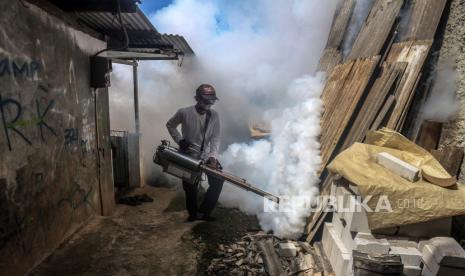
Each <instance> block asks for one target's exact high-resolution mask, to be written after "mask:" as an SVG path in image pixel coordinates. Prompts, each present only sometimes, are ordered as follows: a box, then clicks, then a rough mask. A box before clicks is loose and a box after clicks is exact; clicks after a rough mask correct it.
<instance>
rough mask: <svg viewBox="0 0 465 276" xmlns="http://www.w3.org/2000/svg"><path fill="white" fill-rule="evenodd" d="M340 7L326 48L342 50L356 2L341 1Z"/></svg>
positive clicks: (349, 0)
mask: <svg viewBox="0 0 465 276" xmlns="http://www.w3.org/2000/svg"><path fill="white" fill-rule="evenodd" d="M340 2H341V3H339V6H338V8H337V10H336V13H335V14H334V18H333V23H332V24H331V30H330V32H329V37H328V41H327V43H326V48H327V49H328V48H335V49H340V48H341V44H342V41H343V39H344V35H345V33H346V30H347V27H348V26H349V21H350V18H351V17H352V12H353V10H354V6H355V0H343V1H340Z"/></svg>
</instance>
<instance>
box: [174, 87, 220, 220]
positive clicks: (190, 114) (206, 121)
mask: <svg viewBox="0 0 465 276" xmlns="http://www.w3.org/2000/svg"><path fill="white" fill-rule="evenodd" d="M195 100H196V101H197V103H196V104H195V105H193V106H189V107H185V108H181V109H179V110H178V111H177V112H176V114H174V116H173V117H171V119H169V120H168V122H167V123H166V127H167V128H168V132H169V133H170V135H171V137H172V138H173V140H174V141H175V142H176V143H177V144H178V145H179V148H180V150H181V151H183V152H185V153H187V154H189V155H191V156H192V157H194V158H200V159H203V160H206V164H207V165H208V166H210V167H212V168H215V169H218V168H220V167H221V166H220V164H219V162H218V159H217V157H218V151H219V147H220V120H219V116H218V113H216V111H215V110H213V109H211V107H212V105H213V104H214V103H215V101H216V100H218V98H217V97H216V91H215V88H213V86H212V85H210V84H202V85H200V86H199V87H198V88H197V90H196V91H195ZM179 125H181V133H179V131H178V129H177V127H178V126H179ZM192 148H195V149H197V150H194V151H193V150H191V149H192ZM207 178H208V185H209V186H208V189H207V192H206V194H205V197H204V199H203V202H202V204H201V205H200V208H199V209H198V210H197V190H198V185H199V183H195V184H191V183H188V182H186V181H183V183H182V186H183V189H184V191H185V194H186V209H187V212H188V214H189V217H188V220H189V221H194V220H196V219H201V220H207V221H212V220H214V218H213V217H212V216H211V212H212V210H213V208H214V207H215V205H216V203H217V202H218V198H219V196H220V193H221V190H222V188H223V182H224V181H223V180H222V179H218V178H216V177H212V176H208V175H207ZM198 212H199V213H200V214H198Z"/></svg>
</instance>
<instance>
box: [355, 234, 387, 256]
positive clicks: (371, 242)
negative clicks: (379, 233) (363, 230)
mask: <svg viewBox="0 0 465 276" xmlns="http://www.w3.org/2000/svg"><path fill="white" fill-rule="evenodd" d="M354 242H355V248H354V249H355V250H358V251H360V252H364V253H368V254H388V253H389V243H388V241H387V240H386V239H376V238H374V237H373V238H372V236H371V237H370V236H368V235H360V234H357V236H355V239H354Z"/></svg>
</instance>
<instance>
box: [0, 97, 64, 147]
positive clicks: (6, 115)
mask: <svg viewBox="0 0 465 276" xmlns="http://www.w3.org/2000/svg"><path fill="white" fill-rule="evenodd" d="M54 104H55V101H54V100H50V101H49V102H48V103H47V105H46V106H45V108H44V107H42V106H41V104H40V102H39V101H38V100H36V101H35V107H36V117H34V118H32V119H30V120H23V119H22V114H23V112H22V110H23V106H22V105H21V104H20V103H19V102H18V101H16V100H14V99H11V98H6V99H4V98H3V97H2V95H0V117H1V122H2V124H3V132H4V134H5V137H6V142H7V145H8V149H9V150H10V151H11V150H12V149H13V147H12V143H11V140H12V139H11V134H12V133H15V134H17V135H18V136H19V137H21V139H22V140H23V141H24V142H26V143H27V144H29V145H32V141H31V139H30V138H28V137H26V135H25V134H24V133H23V132H22V131H21V130H20V127H24V126H30V125H32V126H35V127H37V130H38V131H39V133H40V137H41V139H42V142H45V141H46V140H45V139H46V132H49V133H50V134H52V135H54V136H58V135H57V133H56V132H55V130H54V129H53V128H52V127H51V126H50V124H48V123H47V121H46V116H47V113H48V112H49V111H50V109H51V108H52V107H53V105H54Z"/></svg>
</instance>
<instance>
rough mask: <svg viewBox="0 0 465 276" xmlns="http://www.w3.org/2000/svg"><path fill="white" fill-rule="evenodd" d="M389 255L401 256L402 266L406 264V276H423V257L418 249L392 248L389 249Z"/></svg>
mask: <svg viewBox="0 0 465 276" xmlns="http://www.w3.org/2000/svg"><path fill="white" fill-rule="evenodd" d="M389 254H394V255H399V256H400V258H401V260H402V264H404V275H406V276H420V275H421V262H422V255H421V252H420V251H419V250H418V249H417V248H416V247H410V246H408V247H405V246H391V247H390V249H389Z"/></svg>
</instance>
